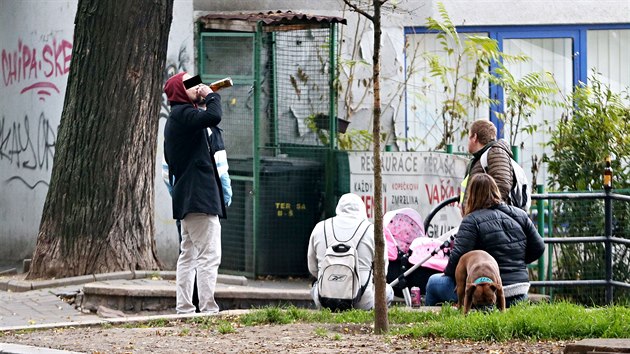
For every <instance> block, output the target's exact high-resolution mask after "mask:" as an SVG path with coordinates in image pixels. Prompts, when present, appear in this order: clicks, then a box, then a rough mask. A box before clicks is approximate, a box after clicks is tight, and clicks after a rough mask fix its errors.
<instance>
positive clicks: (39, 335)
mask: <svg viewBox="0 0 630 354" xmlns="http://www.w3.org/2000/svg"><path fill="white" fill-rule="evenodd" d="M134 326H137V325H134ZM231 328H233V329H234V331H233V332H231V333H225V332H228V331H225V330H223V331H222V332H224V333H225V334H222V333H220V332H219V330H218V329H217V328H210V329H208V328H204V327H203V326H201V325H197V324H190V323H177V324H174V325H167V326H166V327H150V328H125V327H109V328H107V327H93V328H65V329H55V330H45V331H22V332H17V333H4V334H3V333H0V342H4V343H15V344H23V345H34V346H38V347H48V348H53V349H63V350H69V351H76V352H86V353H394V352H395V353H494V354H498V353H510V354H512V353H562V351H563V349H564V346H565V343H564V342H523V341H510V342H504V343H489V342H470V341H453V340H445V339H439V338H416V339H414V338H406V337H404V338H403V337H396V336H391V335H386V336H379V335H375V334H372V329H371V328H370V327H368V326H363V325H337V324H335V325H330V324H320V323H315V324H311V323H309V324H303V323H299V324H289V325H260V326H239V327H231Z"/></svg>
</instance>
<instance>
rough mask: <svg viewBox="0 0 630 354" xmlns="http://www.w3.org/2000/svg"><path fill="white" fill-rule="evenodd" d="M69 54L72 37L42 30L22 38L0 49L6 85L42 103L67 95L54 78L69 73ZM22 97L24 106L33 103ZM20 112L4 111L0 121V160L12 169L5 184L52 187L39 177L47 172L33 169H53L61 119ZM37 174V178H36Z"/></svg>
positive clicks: (42, 113) (44, 112)
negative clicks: (28, 38)
mask: <svg viewBox="0 0 630 354" xmlns="http://www.w3.org/2000/svg"><path fill="white" fill-rule="evenodd" d="M71 58H72V42H71V41H69V40H66V39H63V38H58V37H57V36H55V35H54V34H46V35H42V36H41V37H39V42H38V43H35V44H33V43H27V42H26V41H24V40H23V39H22V38H19V39H18V40H17V42H16V43H14V44H12V45H9V46H7V47H4V48H2V51H1V53H0V70H1V71H2V74H1V75H2V85H3V87H5V88H12V87H13V88H16V89H17V90H19V95H20V96H21V95H24V94H32V93H35V95H36V96H35V97H36V98H37V101H39V102H42V103H44V102H46V99H47V98H48V97H50V96H52V95H61V94H63V92H62V89H60V88H59V87H58V86H57V84H56V82H58V81H59V79H60V78H64V77H65V76H67V75H68V73H69V72H70V61H71ZM22 100H23V102H22V103H21V104H22V105H29V104H31V103H32V102H31V101H30V100H29V99H28V98H26V97H25V98H23V99H22ZM37 101H35V102H37ZM13 102H16V101H15V98H14V99H13ZM56 102H58V101H56ZM20 115H21V114H19V113H18V117H7V116H6V113H3V114H2V119H1V120H0V163H2V164H6V165H8V166H9V167H10V170H11V171H12V172H11V173H10V175H9V177H8V178H7V179H5V181H4V183H5V184H9V183H19V184H22V185H24V186H26V187H27V188H28V189H31V190H33V189H35V188H36V187H37V186H44V187H48V181H47V180H44V179H41V177H43V176H45V175H47V174H42V173H35V174H33V173H30V172H32V171H46V172H47V171H49V170H50V169H52V163H53V157H54V154H55V144H56V140H57V136H56V135H57V123H56V122H57V121H58V118H57V119H49V117H47V116H46V111H41V113H40V114H39V116H38V115H37V114H29V113H25V114H24V115H23V116H20ZM33 175H35V176H38V177H35V180H33V178H32V177H31V176H33Z"/></svg>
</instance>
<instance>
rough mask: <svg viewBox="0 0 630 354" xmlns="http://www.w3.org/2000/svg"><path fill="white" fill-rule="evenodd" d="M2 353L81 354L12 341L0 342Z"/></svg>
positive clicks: (0, 351)
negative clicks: (12, 342)
mask: <svg viewBox="0 0 630 354" xmlns="http://www.w3.org/2000/svg"><path fill="white" fill-rule="evenodd" d="M0 353H7V354H9V353H10V354H81V353H80V352H71V351H67V350H59V349H50V348H41V347H34V346H32V345H21V344H11V343H0Z"/></svg>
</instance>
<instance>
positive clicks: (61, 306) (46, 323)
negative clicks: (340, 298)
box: [0, 272, 310, 332]
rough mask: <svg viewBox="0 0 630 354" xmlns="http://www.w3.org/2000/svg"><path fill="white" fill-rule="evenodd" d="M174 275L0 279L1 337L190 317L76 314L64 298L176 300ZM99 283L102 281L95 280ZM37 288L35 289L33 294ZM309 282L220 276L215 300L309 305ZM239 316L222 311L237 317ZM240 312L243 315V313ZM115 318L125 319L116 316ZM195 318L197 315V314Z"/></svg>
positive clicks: (162, 313) (148, 313)
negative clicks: (11, 332) (11, 333)
mask: <svg viewBox="0 0 630 354" xmlns="http://www.w3.org/2000/svg"><path fill="white" fill-rule="evenodd" d="M174 277H175V275H174V272H160V273H149V272H118V273H109V274H102V275H99V276H98V277H94V276H83V277H74V278H65V279H57V280H46V281H25V280H23V279H21V277H19V276H17V277H16V276H14V277H8V278H0V332H2V331H7V330H20V329H29V328H53V327H63V326H80V325H94V324H101V323H105V322H131V321H144V320H147V319H150V318H154V317H160V318H164V317H165V316H168V317H174V318H177V317H191V316H189V315H177V314H175V310H174V309H172V308H171V309H170V310H166V311H141V312H140V313H139V314H137V315H125V314H122V313H121V312H116V311H114V312H113V315H112V314H111V313H110V314H109V315H108V317H101V316H99V315H97V314H96V313H95V312H94V310H96V309H95V308H93V309H91V310H92V311H88V310H87V309H84V310H83V312H82V311H80V310H77V309H76V308H75V305H74V304H70V303H69V302H68V301H67V300H63V299H64V298H66V299H70V301H71V300H73V299H74V298H75V295H76V294H84V292H85V293H90V294H103V295H107V296H127V297H167V298H169V297H170V298H174V297H175V281H174ZM96 278H98V279H99V280H98V281H95V280H96ZM31 289H34V290H31ZM308 289H309V285H308V281H307V280H305V279H297V280H248V279H246V278H244V277H238V276H229V275H221V274H220V275H219V279H218V283H217V289H216V295H215V296H216V297H217V299H219V298H230V299H234V298H236V299H238V298H241V299H243V298H259V299H262V300H264V299H269V300H270V301H271V300H274V299H276V300H277V299H287V300H289V299H299V300H305V301H308V300H310V294H309V290H308ZM235 312H239V311H234V310H232V311H222V313H226V314H228V313H235ZM241 312H242V311H241ZM116 314H121V315H120V316H117V315H116ZM192 316H195V314H193V315H192Z"/></svg>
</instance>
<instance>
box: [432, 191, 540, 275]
mask: <svg viewBox="0 0 630 354" xmlns="http://www.w3.org/2000/svg"><path fill="white" fill-rule="evenodd" d="M472 250H484V251H486V252H488V253H489V254H490V255H491V256H492V257H494V259H495V260H496V261H497V263H498V264H499V271H500V273H501V280H502V282H503V285H504V286H506V285H512V284H516V283H526V282H529V275H528V272H527V264H529V263H531V262H533V261H535V260H537V259H538V258H539V257H540V256H541V255H542V254H543V252H544V251H545V244H544V242H543V239H542V237H540V235H539V234H538V231H537V230H536V228H535V227H534V224H533V223H532V221H531V220H530V219H529V217H528V216H527V213H525V212H524V211H523V210H521V209H519V208H516V207H513V206H508V205H505V204H503V203H502V204H499V205H496V206H494V207H492V208H490V209H480V210H476V211H474V212H472V213H470V214H468V215H466V216H465V217H464V219H463V220H462V223H461V224H460V225H459V230H458V231H457V236H456V238H455V243H454V246H453V249H452V251H451V255H450V257H449V260H448V264H447V265H446V268H445V269H444V274H446V275H450V276H453V277H454V276H455V268H456V267H457V262H459V258H460V257H461V256H463V255H464V254H465V253H467V252H468V251H472Z"/></svg>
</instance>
